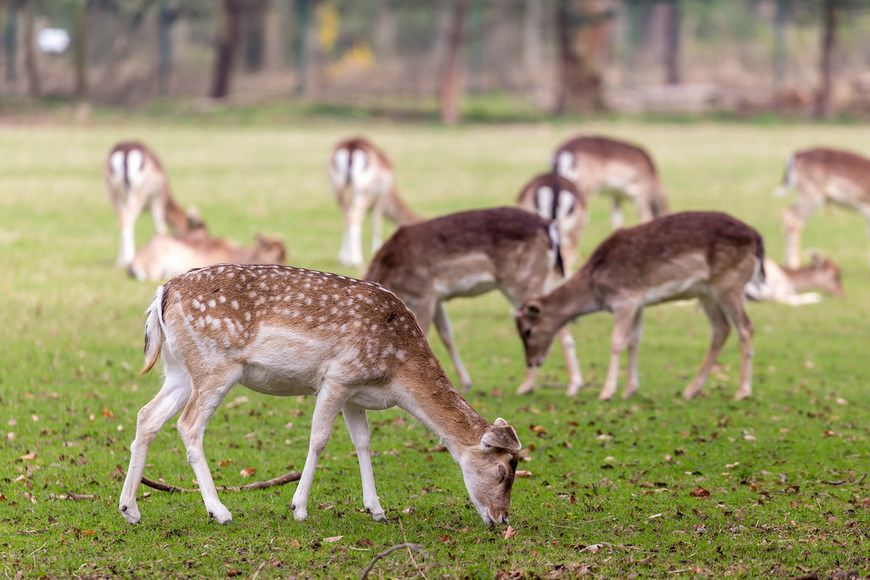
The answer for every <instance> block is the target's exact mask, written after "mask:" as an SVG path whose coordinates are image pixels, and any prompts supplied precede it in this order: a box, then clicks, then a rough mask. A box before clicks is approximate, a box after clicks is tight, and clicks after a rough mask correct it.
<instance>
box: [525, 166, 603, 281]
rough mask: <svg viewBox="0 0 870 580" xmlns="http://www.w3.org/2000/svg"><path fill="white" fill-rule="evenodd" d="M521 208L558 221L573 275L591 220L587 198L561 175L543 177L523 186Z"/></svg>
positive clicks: (566, 261)
mask: <svg viewBox="0 0 870 580" xmlns="http://www.w3.org/2000/svg"><path fill="white" fill-rule="evenodd" d="M517 207H519V208H520V209H524V210H526V211H530V212H532V213H536V214H538V215H539V216H541V217H542V218H544V219H546V220H555V222H556V225H557V227H558V230H559V245H560V247H561V248H562V260H563V262H564V264H565V272H573V271H574V265H575V264H576V263H577V245H578V244H579V243H580V236H581V235H582V234H583V229H584V228H585V227H586V223H587V221H588V217H589V216H588V214H587V213H586V197H585V196H584V195H583V194H581V193H580V192H579V191H578V190H577V187H576V186H575V185H574V184H573V183H572V182H571V181H569V180H568V179H566V178H564V177H562V176H561V175H556V174H555V173H543V174H541V175H538V176H536V177H533V178H532V179H531V181H529V182H528V183H527V184H525V185H524V186H523V189H522V190H521V191H520V195H519V198H518V199H517Z"/></svg>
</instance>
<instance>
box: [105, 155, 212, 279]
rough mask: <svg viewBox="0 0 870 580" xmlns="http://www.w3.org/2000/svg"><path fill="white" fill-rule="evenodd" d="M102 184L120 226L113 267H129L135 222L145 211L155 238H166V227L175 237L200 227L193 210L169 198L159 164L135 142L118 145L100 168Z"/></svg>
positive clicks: (134, 248)
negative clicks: (158, 235) (147, 209)
mask: <svg viewBox="0 0 870 580" xmlns="http://www.w3.org/2000/svg"><path fill="white" fill-rule="evenodd" d="M103 181H104V182H105V184H106V189H107V190H108V192H109V199H110V200H111V202H112V207H114V208H115V213H116V214H118V221H119V222H120V225H121V243H120V249H119V250H118V260H117V264H118V265H119V266H129V265H130V262H131V261H132V260H133V255H134V254H135V252H136V240H135V235H134V228H135V226H136V219H137V218H138V217H139V214H141V213H142V211H143V210H144V209H145V208H146V207H150V208H151V218H152V219H153V221H154V228H155V229H156V230H157V233H158V234H166V233H167V228H166V225H167V223H168V224H169V226H170V227H171V228H172V230H173V231H174V232H176V233H185V232H189V231H191V230H194V229H196V228H200V227H202V225H203V223H202V218H201V217H200V216H199V213H198V212H197V211H196V210H194V209H190V210H187V211H185V210H183V209H182V208H181V207H180V206H179V205H178V204H177V203H176V202H175V200H174V199H173V198H172V195H171V193H170V191H169V180H168V178H167V177H166V172H165V171H164V170H163V165H162V164H161V163H160V160H159V159H158V158H157V156H156V155H155V154H154V152H152V151H151V150H150V149H149V148H148V147H146V146H145V145H144V144H142V143H140V142H138V141H128V142H124V143H118V144H117V145H115V146H114V147H112V150H111V151H109V156H108V158H107V159H106V162H105V164H103Z"/></svg>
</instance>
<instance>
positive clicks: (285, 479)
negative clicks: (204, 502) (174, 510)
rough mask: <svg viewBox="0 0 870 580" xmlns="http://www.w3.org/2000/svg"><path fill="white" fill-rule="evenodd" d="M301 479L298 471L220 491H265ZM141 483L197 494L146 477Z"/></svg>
mask: <svg viewBox="0 0 870 580" xmlns="http://www.w3.org/2000/svg"><path fill="white" fill-rule="evenodd" d="M301 477H302V474H301V473H299V472H298V471H292V472H290V473H285V474H284V475H282V476H280V477H276V478H274V479H270V480H268V481H255V482H254V483H249V484H247V485H234V486H232V487H227V486H225V485H223V486H221V487H220V489H221V490H223V491H249V490H251V489H265V488H267V487H274V486H276V485H284V484H285V483H290V482H291V481H299V478H301ZM142 483H143V484H145V485H147V486H148V487H150V488H152V489H157V490H160V491H168V492H170V493H199V490H198V489H187V488H184V487H178V486H175V485H169V484H166V483H161V482H159V481H154V480H153V479H148V478H147V477H143V478H142Z"/></svg>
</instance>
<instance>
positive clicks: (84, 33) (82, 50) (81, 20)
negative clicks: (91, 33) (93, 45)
mask: <svg viewBox="0 0 870 580" xmlns="http://www.w3.org/2000/svg"><path fill="white" fill-rule="evenodd" d="M73 61H74V62H75V71H76V84H75V96H76V98H77V99H84V98H85V97H87V96H88V2H87V0H80V1H79V2H78V3H77V4H76V13H75V28H74V30H73Z"/></svg>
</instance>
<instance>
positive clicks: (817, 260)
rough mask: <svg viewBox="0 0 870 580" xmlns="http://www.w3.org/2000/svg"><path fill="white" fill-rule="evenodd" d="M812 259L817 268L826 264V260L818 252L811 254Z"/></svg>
mask: <svg viewBox="0 0 870 580" xmlns="http://www.w3.org/2000/svg"><path fill="white" fill-rule="evenodd" d="M810 259H811V260H812V261H813V266H815V267H816V268H818V267H820V266H822V265H823V264H824V263H825V259H824V258H823V257H822V256H821V254H819V253H818V252H812V253H811V254H810Z"/></svg>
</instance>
